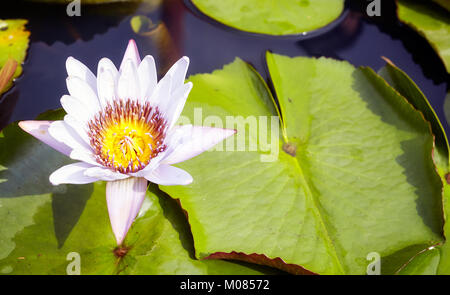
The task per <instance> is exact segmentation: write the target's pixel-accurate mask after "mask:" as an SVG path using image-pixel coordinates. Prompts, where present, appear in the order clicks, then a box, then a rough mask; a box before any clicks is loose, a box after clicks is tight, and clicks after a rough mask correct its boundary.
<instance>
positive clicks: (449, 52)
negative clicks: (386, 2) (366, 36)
mask: <svg viewBox="0 0 450 295" xmlns="http://www.w3.org/2000/svg"><path fill="white" fill-rule="evenodd" d="M397 3H398V17H399V19H400V20H401V21H402V22H404V23H406V24H407V25H409V26H411V27H412V28H413V29H414V30H416V31H417V32H418V33H419V34H421V35H422V36H423V37H425V38H426V39H427V40H428V42H430V45H431V46H432V47H433V48H434V50H436V52H437V54H438V55H439V56H440V58H441V59H442V61H443V62H444V64H445V67H446V69H447V72H450V16H449V13H448V12H447V11H445V10H443V9H435V8H434V7H432V6H430V5H426V4H423V3H419V2H414V1H407V0H399V1H398V2H397Z"/></svg>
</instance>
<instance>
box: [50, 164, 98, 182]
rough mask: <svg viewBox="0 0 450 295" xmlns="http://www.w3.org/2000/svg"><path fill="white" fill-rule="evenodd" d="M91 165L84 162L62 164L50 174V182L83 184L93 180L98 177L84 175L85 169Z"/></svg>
mask: <svg viewBox="0 0 450 295" xmlns="http://www.w3.org/2000/svg"><path fill="white" fill-rule="evenodd" d="M90 167H92V166H91V165H89V164H86V163H74V164H70V165H66V166H63V167H61V168H59V169H58V170H56V171H55V172H53V173H52V174H51V175H50V182H51V183H52V184H53V185H58V184H62V183H71V184H85V183H91V182H95V181H97V180H98V179H97V178H94V177H89V176H86V175H84V171H86V169H88V168H90Z"/></svg>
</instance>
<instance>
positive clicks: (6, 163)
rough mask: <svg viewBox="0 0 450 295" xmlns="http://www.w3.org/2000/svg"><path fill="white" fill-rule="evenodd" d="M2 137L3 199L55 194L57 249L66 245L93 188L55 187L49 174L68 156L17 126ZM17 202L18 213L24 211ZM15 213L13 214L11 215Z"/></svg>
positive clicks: (0, 187)
mask: <svg viewBox="0 0 450 295" xmlns="http://www.w3.org/2000/svg"><path fill="white" fill-rule="evenodd" d="M2 133H3V135H4V137H0V199H1V198H21V197H24V196H35V197H36V198H38V197H40V196H42V195H47V194H52V198H51V200H52V211H53V223H54V228H55V236H56V238H57V241H58V248H61V247H62V246H63V245H64V242H65V240H66V239H67V237H68V236H69V234H70V232H71V230H72V229H73V227H74V226H75V225H76V223H77V222H78V220H79V218H80V216H81V214H82V212H83V209H84V207H85V205H86V202H87V200H88V199H89V198H90V196H91V194H92V192H93V185H92V184H88V185H59V186H53V185H52V184H51V183H50V181H49V179H48V178H49V175H50V174H51V173H52V172H53V171H55V170H56V169H57V168H59V167H61V166H64V165H66V164H69V163H70V162H71V161H70V159H69V158H68V157H66V156H64V155H61V154H59V153H58V152H57V151H55V150H53V149H52V148H50V147H49V146H47V145H46V144H43V143H41V142H39V141H38V140H36V139H34V138H33V137H32V136H31V135H28V134H26V133H25V132H24V131H22V130H21V129H20V128H19V127H18V125H17V124H12V125H10V126H8V127H7V128H5V129H4V130H3V132H2ZM3 167H4V168H3ZM21 205H22V204H21V203H20V202H19V203H18V206H17V209H18V210H27V208H21ZM12 214H14V212H12Z"/></svg>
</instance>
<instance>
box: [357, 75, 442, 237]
mask: <svg viewBox="0 0 450 295" xmlns="http://www.w3.org/2000/svg"><path fill="white" fill-rule="evenodd" d="M363 71H364V70H357V71H355V73H354V74H353V77H354V85H353V89H355V90H356V91H357V92H358V93H359V94H360V97H361V99H362V100H364V101H365V102H366V105H367V108H368V109H369V110H370V111H371V112H372V113H373V114H375V115H376V116H378V117H380V119H381V120H382V121H383V122H384V123H387V124H389V125H392V126H395V128H397V129H399V130H403V131H406V132H411V127H410V126H411V125H409V124H410V122H413V121H414V120H417V117H415V113H414V112H415V111H412V110H413V107H412V106H410V105H409V103H408V102H406V100H405V103H403V102H402V103H400V102H398V101H395V100H393V99H391V98H390V97H389V96H392V95H395V94H394V90H393V89H391V88H388V87H383V88H382V89H381V90H380V89H376V88H375V87H374V86H373V85H374V84H371V82H376V81H371V79H373V80H375V79H376V78H375V76H374V75H375V74H374V75H366V74H364V72H363ZM382 83H385V82H384V81H383V82H382ZM386 85H387V84H386ZM382 91H384V92H382ZM374 94H378V95H379V97H380V98H381V99H374ZM409 108H411V109H409ZM427 124H428V123H427ZM426 128H428V126H427V127H426ZM416 130H417V129H416ZM419 132H421V130H419ZM422 132H423V134H424V135H423V136H420V137H416V138H413V139H410V140H404V141H402V142H401V149H402V151H403V154H401V155H399V156H397V158H396V162H397V163H398V164H399V165H400V166H401V167H403V174H404V175H405V176H406V180H407V182H408V183H409V184H410V185H412V186H413V187H414V188H415V194H416V196H417V199H416V201H415V202H416V209H417V213H418V215H419V216H420V217H421V218H422V220H423V223H424V224H425V225H426V226H427V227H429V229H430V230H431V231H432V232H433V233H435V234H436V235H438V236H441V237H443V224H444V220H443V216H442V212H443V208H442V198H441V194H442V192H441V189H442V181H441V179H440V177H439V175H438V174H437V171H436V169H435V167H434V162H433V159H432V153H431V151H430V153H429V154H425V155H424V154H423V147H424V146H425V147H426V145H428V144H431V143H430V142H427V140H428V139H429V137H428V136H427V135H426V132H427V131H426V130H423V131H422ZM430 132H431V131H430ZM424 180H425V181H424ZM424 184H425V185H424ZM436 216H440V218H436Z"/></svg>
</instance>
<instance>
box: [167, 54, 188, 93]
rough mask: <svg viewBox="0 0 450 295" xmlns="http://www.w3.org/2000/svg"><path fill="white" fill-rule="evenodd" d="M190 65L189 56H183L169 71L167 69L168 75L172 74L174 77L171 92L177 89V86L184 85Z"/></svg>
mask: <svg viewBox="0 0 450 295" xmlns="http://www.w3.org/2000/svg"><path fill="white" fill-rule="evenodd" d="M188 67H189V58H188V57H187V56H183V57H182V58H180V59H179V60H178V61H177V62H176V63H175V64H174V65H173V66H172V67H171V68H170V69H169V71H167V73H166V76H167V75H170V76H171V77H172V88H171V90H170V92H171V93H173V92H174V91H176V90H177V88H179V87H181V86H183V84H184V80H185V79H186V73H187V69H188Z"/></svg>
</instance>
